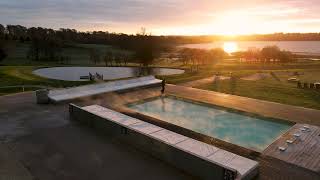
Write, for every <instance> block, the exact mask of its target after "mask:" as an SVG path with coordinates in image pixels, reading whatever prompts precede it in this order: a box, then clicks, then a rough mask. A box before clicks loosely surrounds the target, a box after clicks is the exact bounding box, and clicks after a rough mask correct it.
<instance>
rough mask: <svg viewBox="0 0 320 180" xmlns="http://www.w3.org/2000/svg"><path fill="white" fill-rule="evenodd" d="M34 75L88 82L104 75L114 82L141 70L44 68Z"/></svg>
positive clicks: (164, 71)
mask: <svg viewBox="0 0 320 180" xmlns="http://www.w3.org/2000/svg"><path fill="white" fill-rule="evenodd" d="M33 73H34V74H36V75H38V76H41V77H45V78H49V79H57V80H65V81H88V79H81V78H80V77H82V76H88V75H89V73H91V74H93V75H94V74H96V73H98V74H100V75H103V79H104V80H114V79H121V78H129V77H135V76H138V75H139V73H140V68H138V67H52V68H42V69H37V70H35V71H33ZM183 73H184V70H181V69H171V68H151V69H150V74H151V75H174V74H183Z"/></svg>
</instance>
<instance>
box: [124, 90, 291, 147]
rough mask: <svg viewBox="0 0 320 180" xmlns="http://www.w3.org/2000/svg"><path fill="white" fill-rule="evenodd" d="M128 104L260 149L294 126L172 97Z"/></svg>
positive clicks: (168, 120) (213, 134) (150, 113)
mask: <svg viewBox="0 0 320 180" xmlns="http://www.w3.org/2000/svg"><path fill="white" fill-rule="evenodd" d="M128 107H129V108H130V109H132V110H134V111H137V112H139V113H142V114H145V115H148V116H151V117H154V118H157V119H160V120H162V121H166V122H168V123H171V124H174V125H178V126H181V127H184V128H186V129H190V130H192V131H195V132H198V133H201V134H204V135H208V136H211V137H214V138H218V139H220V140H223V141H227V142H229V143H232V144H236V145H239V146H242V147H245V148H249V149H252V150H256V151H263V150H264V149H265V148H266V147H267V146H268V145H270V144H271V143H272V142H274V141H275V140H276V139H277V138H278V137H279V136H280V135H282V134H283V133H285V132H286V131H287V130H288V129H289V128H290V127H291V126H292V125H293V124H291V123H287V122H282V121H275V120H268V119H261V118H257V117H254V116H246V115H243V114H240V113H236V112H230V111H226V110H224V109H222V108H215V107H213V106H207V105H205V104H201V103H194V102H191V101H186V100H182V99H179V98H176V97H171V96H165V97H157V98H153V99H149V100H146V101H142V102H137V103H133V104H129V105H128ZM253 108H254V107H253Z"/></svg>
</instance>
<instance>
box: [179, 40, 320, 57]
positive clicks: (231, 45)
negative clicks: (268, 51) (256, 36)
mask: <svg viewBox="0 0 320 180" xmlns="http://www.w3.org/2000/svg"><path fill="white" fill-rule="evenodd" d="M273 45H276V46H278V47H279V48H280V49H282V50H287V51H291V52H295V53H297V54H308V55H320V41H216V42H212V43H202V44H186V45H182V46H179V47H182V48H198V49H212V48H223V49H225V51H226V52H228V53H232V52H235V51H245V50H248V49H250V48H259V49H261V48H263V47H265V46H273Z"/></svg>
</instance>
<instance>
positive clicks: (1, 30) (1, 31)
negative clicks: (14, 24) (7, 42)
mask: <svg viewBox="0 0 320 180" xmlns="http://www.w3.org/2000/svg"><path fill="white" fill-rule="evenodd" d="M5 30H6V28H5V27H4V26H3V25H2V24H0V39H2V38H3V37H4V34H5Z"/></svg>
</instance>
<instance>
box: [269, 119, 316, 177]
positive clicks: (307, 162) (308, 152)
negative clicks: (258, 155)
mask: <svg viewBox="0 0 320 180" xmlns="http://www.w3.org/2000/svg"><path fill="white" fill-rule="evenodd" d="M304 125H305V124H296V125H294V126H293V127H292V128H291V129H290V130H289V132H288V133H286V134H285V135H283V136H282V137H281V138H279V139H278V140H277V141H275V142H274V143H273V144H271V145H270V146H269V147H268V148H267V149H266V150H265V151H264V152H263V153H264V154H265V155H267V156H271V157H274V158H277V159H280V160H282V161H285V162H287V163H291V164H294V165H297V166H299V167H303V168H306V169H309V170H312V171H314V172H318V173H319V172H320V136H319V135H320V127H317V126H309V127H310V131H306V132H303V131H301V130H300V128H303V126H304ZM295 133H300V134H301V136H300V137H299V138H297V139H296V140H295V141H294V142H293V143H292V144H288V143H286V140H287V139H294V138H293V134H295ZM279 146H283V147H286V148H287V149H286V150H285V151H284V152H281V151H280V150H279V149H278V147H279Z"/></svg>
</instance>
